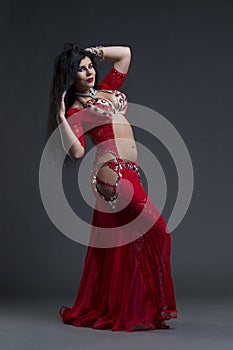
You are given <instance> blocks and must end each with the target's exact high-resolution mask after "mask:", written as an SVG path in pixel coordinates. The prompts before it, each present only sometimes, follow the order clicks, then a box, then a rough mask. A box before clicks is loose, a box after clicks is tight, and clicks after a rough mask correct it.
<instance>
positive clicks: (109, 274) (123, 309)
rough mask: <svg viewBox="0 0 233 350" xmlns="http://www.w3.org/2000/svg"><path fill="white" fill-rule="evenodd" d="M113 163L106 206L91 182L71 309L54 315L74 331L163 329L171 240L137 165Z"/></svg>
mask: <svg viewBox="0 0 233 350" xmlns="http://www.w3.org/2000/svg"><path fill="white" fill-rule="evenodd" d="M117 161H118V164H116V163H115V162H114V161H109V162H107V164H108V165H109V166H110V167H111V168H112V169H113V170H114V171H116V172H117V174H118V175H119V176H118V179H117V183H116V186H115V187H114V188H113V196H112V198H111V200H106V198H104V196H102V195H101V194H100V193H99V192H98V191H97V189H96V186H95V184H96V182H98V178H97V177H96V176H95V175H93V176H92V186H93V193H94V194H95V197H96V204H95V208H94V212H93V218H92V230H91V236H90V245H89V246H88V248H87V253H86V258H85V263H84V269H83V273H82V277H81V281H80V284H79V288H78V291H77V296H76V298H75V301H74V304H73V306H72V307H66V306H62V307H61V308H60V310H59V313H60V316H61V317H62V320H63V322H64V323H66V324H72V325H74V326H79V327H90V328H95V329H111V330H112V331H126V332H133V331H138V330H152V329H155V328H163V327H162V323H163V321H164V320H169V319H171V318H177V309H176V301H175V294H174V285H173V280H172V275H171V266H170V254H171V234H170V233H169V232H167V225H166V222H165V221H164V219H163V217H162V216H161V214H160V213H159V211H158V210H157V208H156V207H155V206H154V204H153V203H152V202H151V200H150V198H149V197H148V195H147V193H146V192H145V190H144V188H143V186H142V183H141V179H140V174H139V172H138V164H137V163H136V162H132V161H128V162H126V161H124V160H122V159H119V158H118V159H117ZM124 180H126V181H124ZM126 203H127V205H125V204H126ZM138 218H139V220H137V219H138Z"/></svg>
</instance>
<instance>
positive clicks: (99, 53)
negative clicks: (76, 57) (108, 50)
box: [85, 46, 104, 60]
mask: <svg viewBox="0 0 233 350" xmlns="http://www.w3.org/2000/svg"><path fill="white" fill-rule="evenodd" d="M85 50H86V51H88V52H89V53H90V54H91V55H92V56H93V57H94V58H99V59H101V60H104V46H91V47H87V48H85Z"/></svg>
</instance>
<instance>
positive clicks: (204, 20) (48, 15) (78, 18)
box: [0, 0, 233, 297]
mask: <svg viewBox="0 0 233 350" xmlns="http://www.w3.org/2000/svg"><path fill="white" fill-rule="evenodd" d="M232 11H233V4H232V2H231V1H226V0H225V1H206V2H203V1H185V2H181V1H156V3H154V2H153V1H151V2H150V1H143V2H141V4H140V5H136V3H135V2H133V1H132V2H126V1H125V2H118V3H117V2H116V1H114V2H110V1H88V2H84V1H67V2H61V1H60V2H59V1H50V2H49V3H48V4H45V2H41V1H40V2H38V1H37V2H35V3H33V2H27V1H24V0H23V1H21V2H19V3H17V2H16V1H15V2H10V1H9V2H5V3H3V4H2V6H1V13H0V16H1V18H0V28H1V65H0V70H1V121H2V124H1V141H2V145H1V155H2V163H1V164H2V166H1V218H2V219H1V245H0V249H1V252H0V259H1V261H0V266H1V270H0V271H1V272H0V293H1V294H2V295H3V296H7V295H8V296H37V295H39V296H40V295H42V296H43V295H51V296H55V295H58V296H59V295H62V294H64V295H69V296H73V297H74V296H75V295H76V292H77V287H78V284H79V280H80V276H81V272H82V268H83V262H84V257H85V252H86V247H85V246H82V245H80V244H78V243H76V242H74V241H71V240H69V239H68V238H67V237H66V236H64V235H63V234H62V233H60V232H59V231H58V230H57V229H56V227H54V225H53V224H52V222H51V221H50V219H49V218H48V216H47V214H46V212H45V210H44V208H43V204H42V201H41V198H40V192H39V180H38V175H39V163H40V158H41V154H42V151H43V148H44V145H45V142H44V135H45V130H46V118H47V107H48V94H49V86H50V81H51V76H52V66H53V59H54V57H55V56H56V55H57V54H58V53H59V52H60V50H61V49H62V46H63V43H64V42H67V41H76V42H78V43H80V46H83V47H85V46H90V45H129V46H130V47H131V50H132V63H131V67H130V70H129V75H128V78H127V80H126V82H125V83H124V86H123V87H122V91H123V92H125V93H127V95H128V98H129V101H130V102H133V103H137V104H141V105H144V106H147V107H150V108H152V109H154V110H156V111H158V112H159V113H161V114H162V115H164V116H165V117H166V118H167V119H168V120H169V121H170V122H171V123H172V124H173V125H174V126H175V127H176V129H177V130H178V131H179V133H180V135H181V136H182V138H183V140H184V141H185V143H186V146H187V148H188V150H189V152H190V155H191V158H192V163H193V168H194V192H193V197H192V202H191V205H190V207H189V209H188V212H187V214H186V216H185V217H184V219H183V221H182V223H181V224H180V225H179V227H177V228H176V230H175V231H173V232H172V235H173V246H172V259H171V261H172V271H173V279H174V283H175V291H176V295H177V297H181V296H187V297H192V296H197V297H202V296H206V297H213V296H219V297H222V296H223V297H224V296H232V290H233V282H232V269H233V264H232V263H233V255H232V243H233V238H232V237H233V236H232V194H233V193H232V175H233V174H232V169H233V167H232V162H231V160H232V159H231V158H232V157H231V156H232V127H233V122H232V88H233V79H232V62H233V49H232V33H233V21H232ZM108 67H109V65H108V62H102V63H101V67H100V72H101V74H102V75H104V73H105V70H106V71H107V68H108ZM142 117H143V116H142ZM135 137H136V140H138V141H139V140H140V142H142V143H143V144H144V145H147V146H148V147H151V149H152V150H153V152H154V154H155V155H156V156H157V157H158V159H159V160H160V162H161V164H162V166H163V169H164V172H165V174H166V178H167V183H168V198H167V202H166V207H165V209H164V212H163V216H164V217H165V218H166V220H167V219H168V218H169V216H170V215H171V211H172V206H173V205H174V201H175V198H176V194H177V178H176V171H175V167H174V164H173V162H172V159H171V158H170V156H169V154H168V153H167V152H166V150H165V149H164V146H163V145H161V144H160V143H159V142H158V141H156V140H155V139H154V140H152V139H149V138H148V136H147V135H146V134H144V133H143V132H142V131H139V130H135ZM86 142H87V146H88V147H89V146H90V144H89V141H88V139H87V138H86ZM139 161H140V159H139ZM76 171H77V168H75V167H74V168H72V169H69V170H66V171H65V174H64V183H65V188H66V192H67V197H68V198H69V200H70V202H71V203H72V205H73V206H74V207H75V209H76V210H77V212H79V209H80V211H81V208H80V203H82V199H81V197H80V195H79V192H78V189H77V188H76V187H77V183H76V182H75V181H76ZM155 186H156V179H155ZM155 204H156V203H155ZM91 213H92V211H91V210H90V209H88V208H87V210H86V211H85V212H84V213H83V215H84V216H85V215H86V216H85V217H86V219H87V220H89V221H90V219H91V218H90V216H91Z"/></svg>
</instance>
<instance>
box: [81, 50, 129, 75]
mask: <svg viewBox="0 0 233 350" xmlns="http://www.w3.org/2000/svg"><path fill="white" fill-rule="evenodd" d="M85 50H88V51H90V52H91V53H93V54H94V55H96V56H97V57H99V58H103V59H105V60H111V61H114V67H115V68H116V69H117V70H118V71H119V72H120V73H123V74H126V73H127V72H128V69H129V65H130V60H131V50H130V48H129V47H128V46H96V47H88V48H86V49H85Z"/></svg>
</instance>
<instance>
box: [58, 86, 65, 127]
mask: <svg viewBox="0 0 233 350" xmlns="http://www.w3.org/2000/svg"><path fill="white" fill-rule="evenodd" d="M65 96H66V90H65V91H64V92H63V93H62V96H61V106H60V110H59V114H58V116H57V119H58V120H57V121H58V123H59V122H61V120H64V119H65V113H66V106H65Z"/></svg>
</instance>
